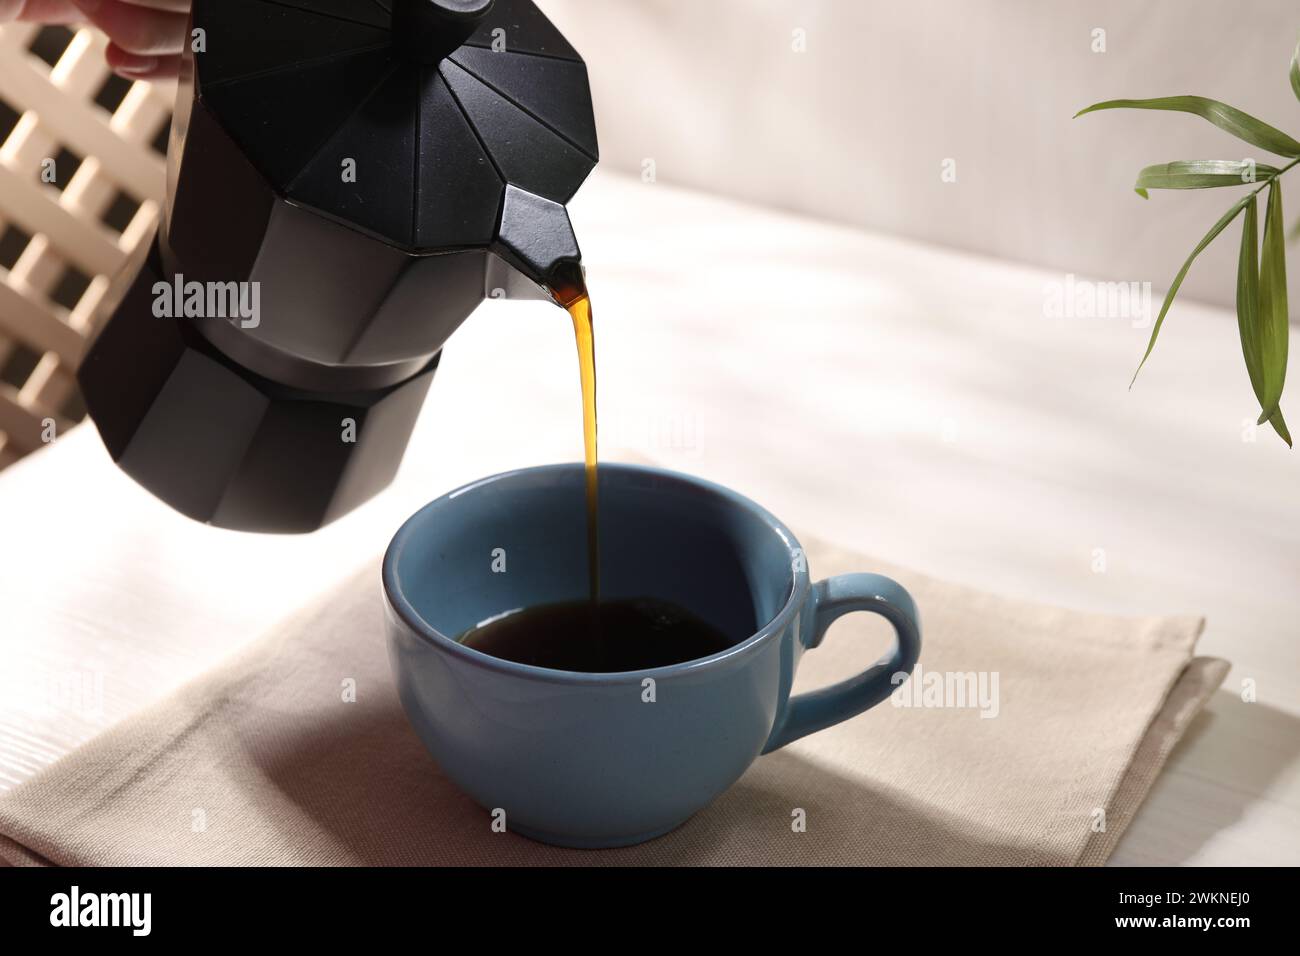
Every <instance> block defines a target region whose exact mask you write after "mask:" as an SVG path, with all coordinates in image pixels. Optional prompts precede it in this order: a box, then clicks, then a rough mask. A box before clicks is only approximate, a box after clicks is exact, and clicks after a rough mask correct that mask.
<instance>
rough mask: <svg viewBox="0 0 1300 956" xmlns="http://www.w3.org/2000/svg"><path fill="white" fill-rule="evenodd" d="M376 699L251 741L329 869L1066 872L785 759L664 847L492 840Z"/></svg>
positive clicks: (501, 836) (288, 836) (392, 705)
mask: <svg viewBox="0 0 1300 956" xmlns="http://www.w3.org/2000/svg"><path fill="white" fill-rule="evenodd" d="M376 697H378V698H381V699H378V700H376V699H375V698H376ZM371 700H372V702H371V703H370V704H362V703H360V702H358V703H356V704H353V705H350V706H348V707H345V708H336V709H334V710H333V711H332V714H335V715H337V716H329V717H325V718H324V719H323V720H319V721H314V722H313V723H312V724H311V725H310V726H309V727H301V728H295V729H293V730H292V731H288V730H287V729H286V731H287V732H283V733H280V734H277V735H275V736H274V738H272V739H268V737H266V736H259V738H258V739H256V740H251V739H250V740H245V741H244V743H245V746H246V747H247V748H248V750H249V755H250V758H251V759H252V760H254V762H255V763H256V764H257V765H258V767H259V769H260V770H261V771H262V772H263V773H264V774H265V775H266V778H267V779H268V780H269V781H270V782H273V783H274V784H275V786H276V787H277V788H278V789H279V791H280V792H281V794H282V795H283V797H284V798H285V799H287V800H289V801H292V803H293V804H295V805H296V806H297V807H299V808H300V809H301V811H302V812H303V814H305V815H306V816H307V817H308V818H310V823H311V824H314V826H310V827H307V828H306V829H307V830H308V831H310V832H311V833H312V834H313V835H314V838H315V839H317V840H318V841H319V840H321V839H322V837H325V838H326V839H325V840H324V841H323V842H322V843H321V845H320V846H318V847H317V848H316V852H317V853H319V855H320V857H321V859H320V860H319V862H321V863H338V864H349V863H354V864H365V865H480V864H483V865H557V864H579V865H595V866H601V865H624V864H644V865H692V864H728V865H747V864H769V865H799V864H878V865H889V864H894V865H903V864H925V863H947V864H953V865H962V864H972V865H973V864H998V863H1007V864H1015V863H1024V862H1040V863H1044V864H1057V865H1061V864H1067V863H1069V862H1070V861H1068V860H1063V859H1044V858H1042V852H1041V851H1034V850H1033V849H1031V848H1029V847H1030V845H1031V843H1032V840H1033V836H1034V835H1033V834H1022V835H1021V836H1020V838H1015V837H1008V835H1007V834H1006V833H1005V832H1003V831H999V830H996V829H994V827H993V826H992V825H991V824H989V823H982V822H979V821H971V820H968V819H964V818H958V817H953V816H951V815H948V814H945V813H944V812H943V811H941V810H939V809H937V808H935V807H932V806H927V805H924V804H921V803H919V802H917V801H915V800H911V799H909V798H908V797H907V795H906V794H901V793H897V792H892V791H889V790H886V789H880V788H875V787H872V786H870V785H863V783H861V782H860V781H855V780H851V779H849V778H846V777H844V776H842V775H839V774H837V773H834V772H832V771H828V770H826V769H825V768H823V767H821V766H818V765H817V764H814V763H812V762H811V761H808V760H806V759H804V758H802V757H800V756H799V755H797V754H796V753H794V752H789V751H781V752H777V753H774V754H770V755H768V756H766V757H761V758H760V759H759V760H758V761H757V762H756V763H755V764H754V766H753V767H751V768H750V770H749V772H748V773H746V774H745V776H744V777H743V778H742V779H741V780H740V781H739V782H738V783H736V784H735V785H734V786H733V787H732V788H731V789H730V790H728V791H727V792H726V793H725V794H723V795H722V796H721V797H719V798H718V799H717V800H716V801H714V803H713V804H712V805H711V806H709V807H707V808H705V809H704V810H703V811H701V812H700V813H699V814H697V815H696V816H695V817H694V818H692V819H691V820H689V821H688V822H687V823H686V824H684V825H683V826H682V827H680V828H679V829H677V830H676V831H674V832H673V833H670V834H668V835H667V836H664V837H660V838H659V839H657V840H653V841H651V842H649V843H645V844H642V845H640V846H637V847H625V848H620V849H613V850H569V849H563V848H557V847H550V846H545V845H543V844H539V843H534V842H533V841H531V840H528V839H525V838H524V837H521V836H517V835H515V834H512V833H494V832H492V830H491V818H490V816H489V814H488V813H486V812H485V811H484V810H483V809H482V808H480V807H479V806H477V805H476V804H474V803H473V802H472V801H471V800H470V799H469V798H468V797H466V796H464V795H463V794H462V793H461V792H460V791H459V790H458V789H457V788H456V786H455V785H454V784H453V783H452V782H451V781H450V780H449V779H447V778H446V777H445V776H444V775H443V774H442V772H441V771H440V770H439V768H438V766H437V764H436V763H435V762H434V761H433V759H432V758H431V757H430V756H429V755H428V753H427V752H426V751H425V749H424V747H423V745H422V744H421V743H420V741H419V739H418V738H417V737H416V736H415V733H414V732H413V731H412V730H411V729H410V726H409V725H408V724H407V721H406V718H405V715H404V714H403V712H402V710H401V707H400V705H399V703H398V702H397V699H396V695H395V694H394V693H393V692H392V690H391V688H385V689H384V692H383V693H382V694H375V695H373V696H372V698H371ZM268 736H269V735H268ZM795 810H803V811H804V814H805V817H806V821H807V827H806V831H805V832H795V830H794V828H793V826H792V822H793V820H794V811H795ZM268 816H269V817H270V818H271V819H275V820H279V819H283V818H286V815H282V814H270V815H268ZM287 816H288V817H292V816H293V815H292V814H289V815H287ZM1004 829H1005V828H1004ZM329 838H332V839H333V843H332V844H329V842H328V841H329ZM278 839H279V840H281V841H286V842H293V841H297V842H298V843H301V841H303V840H304V839H305V834H304V826H303V821H302V820H301V819H299V821H298V823H297V824H295V825H292V826H286V827H285V829H284V830H283V831H282V832H281V833H280V834H279V835H278ZM295 849H299V850H300V849H301V847H299V846H295ZM1036 853H1037V856H1036V855H1035V854H1036Z"/></svg>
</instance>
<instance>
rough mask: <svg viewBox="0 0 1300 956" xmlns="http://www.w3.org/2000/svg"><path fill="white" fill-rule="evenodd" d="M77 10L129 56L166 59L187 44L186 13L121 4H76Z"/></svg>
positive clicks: (105, 0) (117, 0) (89, 0)
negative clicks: (134, 54) (137, 55)
mask: <svg viewBox="0 0 1300 956" xmlns="http://www.w3.org/2000/svg"><path fill="white" fill-rule="evenodd" d="M74 2H75V3H76V5H77V8H78V9H79V10H81V12H82V13H84V14H85V15H86V18H87V19H88V20H90V22H91V23H93V24H94V25H95V26H97V27H99V28H100V29H101V30H103V31H104V32H105V33H106V34H108V38H109V39H110V40H112V41H113V42H114V43H115V44H117V45H118V46H119V47H120V48H121V49H122V50H123V51H124V52H126V53H136V54H139V55H140V56H165V55H169V54H173V53H179V52H180V51H181V47H182V46H183V45H184V42H185V22H186V17H185V14H183V13H171V12H168V11H165V10H151V9H149V8H147V7H138V6H136V5H135V4H133V3H123V2H121V0H74Z"/></svg>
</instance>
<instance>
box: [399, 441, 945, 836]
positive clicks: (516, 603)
mask: <svg viewBox="0 0 1300 956" xmlns="http://www.w3.org/2000/svg"><path fill="white" fill-rule="evenodd" d="M599 481H600V485H599V501H600V558H601V596H602V598H607V599H618V598H631V597H644V596H648V597H655V598H661V599H664V600H667V601H671V602H673V603H676V604H678V605H680V606H682V607H685V608H687V609H689V610H691V611H693V612H695V613H696V614H697V615H699V616H700V617H702V618H703V619H704V620H705V621H707V622H709V623H710V624H712V625H713V626H715V627H717V628H719V629H720V630H722V631H723V632H724V633H727V634H734V635H737V636H738V640H737V643H736V644H734V645H733V646H732V647H729V648H728V649H726V650H725V651H722V652H720V653H717V654H714V655H712V656H710V657H704V658H700V659H699V660H692V661H686V662H683V663H680V664H674V665H671V666H667V667H656V668H652V669H649V670H640V671H628V672H622V673H609V674H591V673H576V672H571V671H561V670H551V669H548V668H542V667H534V666H531V665H528V664H519V663H514V662H511V661H506V660H502V659H500V658H496V657H491V656H489V655H487V654H483V653H481V652H480V651H477V650H474V649H473V648H470V647H467V646H465V645H463V644H460V643H457V641H456V637H457V636H458V635H461V634H463V633H464V632H465V631H467V630H469V629H470V628H471V627H473V626H474V625H476V624H478V623H479V622H481V621H484V620H486V619H487V618H490V617H493V616H495V615H498V614H501V613H503V612H506V611H510V610H513V609H517V608H526V607H533V606H536V605H540V604H548V603H552V602H558V601H572V600H579V599H582V598H585V597H586V596H587V593H588V592H587V587H588V581H587V543H586V542H587V539H586V523H585V522H586V511H585V508H586V505H585V498H584V493H583V469H582V466H581V465H580V464H569V465H552V466H546V467H541V468H528V469H524V470H521V471H512V472H508V473H506V474H501V475H496V476H494V477H492V478H485V479H483V480H482V481H476V482H474V483H473V484H469V485H466V486H465V487H463V488H460V489H457V490H456V491H453V492H451V493H450V494H447V495H444V496H443V497H441V498H438V499H437V500H436V501H433V502H432V503H430V504H428V505H426V506H425V507H424V508H422V509H421V510H420V511H418V512H416V514H414V515H413V516H412V517H411V518H410V519H409V520H407V522H406V523H405V524H404V525H402V527H401V529H400V530H399V531H398V532H397V535H396V536H395V537H394V538H393V541H392V544H391V545H390V546H389V548H388V552H387V554H386V555H385V556H384V566H383V580H384V591H385V593H386V595H387V598H388V600H387V605H386V612H387V613H386V623H387V633H388V647H389V655H390V658H391V661H392V666H393V672H394V675H395V676H396V680H397V687H398V691H399V694H400V696H401V700H402V706H403V707H404V708H405V710H406V714H407V717H408V718H409V719H410V721H411V723H412V725H413V726H414V727H415V730H416V732H417V733H418V734H419V736H420V737H421V739H422V740H423V741H424V744H425V746H426V747H427V748H428V749H429V752H430V753H431V754H432V755H433V757H434V759H435V760H436V761H437V762H438V764H439V765H440V766H441V768H442V770H443V771H444V772H445V773H446V774H447V776H448V777H450V778H451V779H452V780H453V781H455V782H456V783H457V784H458V785H459V786H460V787H461V789H463V790H464V791H465V793H467V794H468V795H469V796H470V797H472V798H473V799H474V800H475V801H477V802H478V803H479V804H480V805H481V806H483V807H485V808H487V809H488V810H489V811H494V812H495V811H504V814H505V817H504V819H505V822H506V826H507V828H508V829H510V830H512V831H515V832H518V833H521V834H523V835H525V836H528V837H532V838H533V839H536V840H541V841H543V842H546V843H555V844H560V845H563V846H575V847H610V846H623V845H627V844H631V843H639V842H641V841H643V840H649V839H651V838H653V837H656V836H658V835H660V834H662V833H666V832H668V831H669V830H672V829H673V828H674V827H677V826H678V825H680V824H681V823H683V822H685V821H686V820H687V819H688V818H689V817H690V816H691V815H692V814H693V813H695V812H696V811H697V810H699V809H701V808H702V807H704V806H705V805H706V804H708V803H709V801H711V800H712V799H713V798H714V797H716V796H718V794H720V793H722V791H723V790H725V789H726V788H727V787H729V786H730V785H731V784H732V783H734V782H735V781H736V780H737V779H738V778H739V777H740V775H741V774H742V773H744V772H745V769H746V768H747V767H748V766H749V765H750V764H751V763H752V762H753V761H754V758H756V757H757V756H759V754H763V753H767V752H768V751H772V750H776V749H777V748H778V747H783V746H785V745H786V744H788V743H789V742H790V741H792V740H797V739H798V738H800V737H802V736H804V735H805V734H810V733H813V732H815V731H818V730H821V729H823V728H825V727H829V726H831V725H832V724H836V723H838V722H840V721H842V720H846V719H847V718H849V717H852V716H854V715H855V714H860V713H861V712H862V711H864V710H866V709H867V708H868V707H871V706H873V705H875V704H877V703H879V702H880V701H882V700H884V699H885V698H886V697H887V696H889V694H890V692H891V691H892V690H893V688H894V687H895V686H896V684H897V680H898V678H897V676H896V675H900V674H901V675H905V674H907V673H910V672H911V670H912V668H913V666H914V665H915V664H916V659H917V655H918V654H919V652H920V648H921V637H920V628H919V625H918V623H917V615H916V607H915V605H914V604H913V602H912V598H911V596H910V595H909V594H908V593H907V592H906V591H905V590H903V588H902V587H901V586H900V585H898V584H897V583H895V582H894V581H891V580H890V579H888V578H885V577H881V576H880V575H876V574H843V575H838V576H836V577H833V578H828V579H827V580H824V581H819V582H817V583H816V584H813V583H812V582H811V581H810V579H809V575H808V569H807V563H806V561H805V559H804V556H803V550H802V549H801V548H800V546H799V542H798V541H796V540H795V538H794V535H792V534H791V533H790V530H789V529H788V528H787V527H786V526H785V525H783V524H782V523H781V522H780V521H778V520H777V519H776V518H774V517H773V516H772V515H770V514H769V513H768V512H766V511H764V510H763V509H762V508H760V507H759V506H758V505H756V504H754V502H752V501H750V500H749V499H747V498H744V497H742V496H740V495H738V494H736V493H735V492H733V491H729V490H728V489H726V488H723V487H721V486H719V485H715V484H712V483H710V482H707V481H702V480H700V479H698V478H693V477H690V476H687V475H681V474H676V473H673V472H668V471H663V470H660V469H657V468H646V467H639V466H630V465H618V464H603V465H601V466H600V472H599ZM850 611H870V612H872V613H874V614H879V615H881V616H882V617H884V618H886V619H887V620H888V621H889V622H890V623H891V624H892V625H893V626H894V630H895V631H896V633H897V641H896V643H895V645H894V648H893V650H892V652H891V654H890V655H889V656H888V657H887V658H886V659H884V660H882V661H879V662H877V663H876V664H875V665H873V666H872V667H870V668H868V669H867V670H866V671H864V672H862V673H860V674H858V675H856V676H854V677H851V678H849V679H847V680H845V681H842V682H841V683H838V684H835V685H834V686H832V687H828V688H825V689H823V690H818V691H815V692H812V693H807V694H801V695H798V696H795V697H791V696H790V685H791V683H792V681H793V679H794V673H795V668H796V667H797V666H798V664H799V658H800V656H801V655H802V654H803V652H804V651H805V650H808V649H811V648H815V647H817V645H818V644H819V643H821V640H822V636H823V635H824V634H825V633H826V629H827V628H828V627H830V625H831V623H832V622H833V621H834V620H835V619H836V618H838V617H840V616H841V615H842V614H847V613H848V612H850ZM608 639H609V640H617V635H616V634H615V635H609V636H608Z"/></svg>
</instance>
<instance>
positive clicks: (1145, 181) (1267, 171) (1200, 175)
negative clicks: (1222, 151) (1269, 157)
mask: <svg viewBox="0 0 1300 956" xmlns="http://www.w3.org/2000/svg"><path fill="white" fill-rule="evenodd" d="M1276 175H1277V168H1276V167H1274V166H1268V165H1266V164H1264V163H1256V162H1252V161H1251V160H1238V159H1194V160H1186V161H1181V162H1176V163H1160V164H1159V165H1156V166H1148V167H1146V168H1145V169H1143V170H1142V172H1140V173H1138V178H1137V182H1136V183H1134V185H1133V190H1134V191H1135V192H1136V193H1137V194H1138V195H1139V196H1141V197H1142V198H1143V199H1145V198H1146V196H1147V190H1148V189H1210V188H1213V187H1215V186H1242V185H1246V184H1249V183H1254V182H1268V180H1270V179H1272V178H1273V177H1274V176H1276Z"/></svg>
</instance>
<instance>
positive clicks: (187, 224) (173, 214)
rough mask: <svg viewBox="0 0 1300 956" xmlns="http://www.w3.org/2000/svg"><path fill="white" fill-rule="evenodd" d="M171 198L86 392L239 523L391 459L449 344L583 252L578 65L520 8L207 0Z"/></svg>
mask: <svg viewBox="0 0 1300 956" xmlns="http://www.w3.org/2000/svg"><path fill="white" fill-rule="evenodd" d="M190 31H191V32H190V36H191V38H192V42H191V44H190V48H187V50H186V53H185V57H184V63H183V67H182V70H181V81H180V88H179V91H178V93H177V101H176V115H175V116H174V118H173V121H172V131H171V140H170V143H169V147H168V154H167V155H168V163H167V172H168V182H167V204H166V208H165V210H164V212H163V219H162V225H161V226H160V228H159V232H158V237H157V239H156V241H155V242H154V245H153V247H152V249H151V250H150V252H149V255H148V258H147V260H146V261H145V262H144V264H143V266H142V267H141V270H140V273H139V275H138V276H137V278H136V279H135V282H134V283H133V285H132V286H131V287H130V289H129V290H128V292H127V293H126V295H125V297H124V298H123V300H122V301H121V303H120V304H119V305H118V307H117V309H116V310H115V311H114V313H113V315H112V317H111V318H110V319H109V321H108V322H107V324H106V325H105V326H104V329H103V331H102V332H101V333H100V335H99V337H98V338H97V339H96V341H95V342H94V344H93V345H92V346H91V348H90V351H89V352H88V353H87V355H86V358H85V360H84V362H83V363H82V366H81V370H80V372H79V373H78V380H79V382H80V384H81V388H82V391H83V393H84V395H85V401H86V407H87V409H88V410H89V413H90V417H91V418H92V419H93V420H94V422H95V424H96V425H97V426H98V428H99V431H100V434H101V436H102V437H103V440H104V443H105V445H106V446H107V447H108V450H109V452H110V453H111V454H112V456H113V458H114V459H115V460H116V461H117V462H118V464H119V465H120V466H121V467H122V468H123V469H124V470H125V471H126V472H127V473H128V474H129V475H131V477H132V478H134V479H135V480H136V481H138V482H139V483H140V484H142V485H143V486H144V487H146V488H148V489H149V490H150V491H151V492H153V493H154V494H155V495H157V496H158V497H159V498H161V499H163V500H164V501H166V502H167V503H168V504H170V505H171V506H172V507H174V508H176V509H177V510H179V511H181V512H183V513H184V514H186V515H189V516H190V517H192V518H196V519H198V520H200V521H205V522H209V523H211V524H214V525H218V526H220V527H225V528H237V529H241V530H249V531H272V532H302V531H311V530H314V529H315V528H318V527H320V526H321V525H323V524H325V523H327V522H329V521H331V520H333V519H334V518H336V517H338V516H340V515H342V514H344V513H346V512H348V511H349V510H351V509H352V508H354V507H356V506H357V505H358V504H360V503H361V502H363V501H365V500H366V499H368V498H369V497H371V496H372V495H374V494H375V493H376V492H378V491H380V490H381V489H382V488H384V487H385V486H386V485H388V483H389V482H390V481H391V480H392V478H393V475H394V474H395V473H396V470H397V466H398V463H399V462H400V460H401V457H402V454H403V452H404V451H405V448H406V443H407V440H408V438H409V436H410V433H411V429H412V428H413V426H414V424H415V419H416V416H417V414H418V412H419V409H420V406H421V404H422V402H423V400H424V397H425V393H426V392H427V391H428V388H429V384H430V382H431V380H432V378H433V373H434V370H435V369H436V367H437V364H438V359H439V356H440V352H441V349H442V347H443V344H444V343H445V342H446V340H447V338H448V337H449V336H450V335H451V333H452V332H453V331H455V330H456V328H457V327H458V326H459V325H460V324H461V323H462V322H463V321H465V319H466V318H467V317H468V316H469V314H470V313H471V312H473V311H474V309H475V308H476V307H477V306H478V304H479V303H480V302H481V301H482V300H483V298H484V297H485V296H494V297H525V296H531V297H540V296H542V294H543V292H542V289H544V288H545V287H546V286H547V285H548V284H549V283H550V282H551V281H552V280H553V279H554V277H555V276H557V275H560V274H565V275H571V274H572V272H573V270H574V269H575V268H576V263H577V262H578V261H579V259H580V253H579V251H578V244H577V241H576V240H575V238H574V235H573V230H572V228H571V226H570V224H569V217H568V213H567V211H566V209H565V205H564V204H565V203H567V202H568V201H569V199H570V197H572V195H573V194H574V192H576V191H577V189H578V186H579V185H580V184H581V183H582V181H583V180H584V179H585V178H586V176H587V174H588V173H589V172H590V171H591V169H592V167H593V166H594V165H595V163H596V160H597V147H596V130H595V122H594V120H593V117H592V109H591V94H590V90H589V88H588V85H587V70H586V67H585V65H584V64H583V62H582V60H581V58H579V56H578V55H577V53H575V52H574V50H573V48H572V47H570V46H569V44H568V43H567V42H565V40H564V38H563V37H562V36H561V35H560V34H559V32H558V31H557V30H556V29H555V28H554V27H553V26H552V25H551V23H550V22H549V21H548V20H547V19H546V17H545V16H543V14H542V13H541V12H540V11H539V10H538V9H537V8H536V7H535V6H534V5H533V4H532V3H531V2H529V0H495V2H494V0H195V2H194V7H193V14H192V17H191V22H190Z"/></svg>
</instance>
